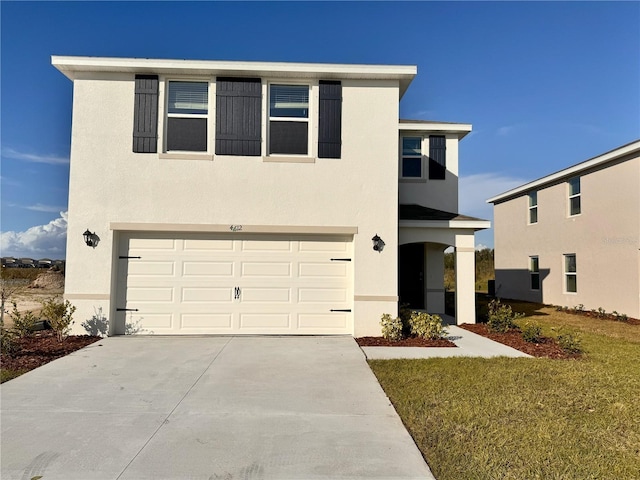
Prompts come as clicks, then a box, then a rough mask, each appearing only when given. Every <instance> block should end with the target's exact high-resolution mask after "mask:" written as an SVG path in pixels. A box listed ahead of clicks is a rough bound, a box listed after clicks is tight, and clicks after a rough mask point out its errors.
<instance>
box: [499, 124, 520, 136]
mask: <svg viewBox="0 0 640 480" xmlns="http://www.w3.org/2000/svg"><path fill="white" fill-rule="evenodd" d="M515 129H516V127H515V125H509V126H506V127H500V128H499V129H498V131H497V133H498V135H500V136H501V137H505V136H507V135H509V134H510V133H512V132H513V131H514V130H515Z"/></svg>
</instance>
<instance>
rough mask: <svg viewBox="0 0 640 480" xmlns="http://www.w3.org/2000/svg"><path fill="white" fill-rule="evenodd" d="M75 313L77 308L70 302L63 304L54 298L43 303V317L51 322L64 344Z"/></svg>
mask: <svg viewBox="0 0 640 480" xmlns="http://www.w3.org/2000/svg"><path fill="white" fill-rule="evenodd" d="M75 311H76V307H75V306H73V305H72V304H71V302H69V300H65V301H64V302H61V301H60V300H57V299H55V298H53V297H52V298H49V299H47V300H45V301H44V302H42V316H43V317H45V318H46V319H48V320H49V323H50V324H51V328H52V329H53V330H54V331H55V332H56V334H57V336H58V341H59V342H62V341H63V340H64V339H65V337H66V336H67V335H68V334H69V330H71V325H72V324H73V313H74V312H75Z"/></svg>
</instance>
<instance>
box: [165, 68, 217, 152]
mask: <svg viewBox="0 0 640 480" xmlns="http://www.w3.org/2000/svg"><path fill="white" fill-rule="evenodd" d="M168 90H169V93H168V101H167V151H168V152H170V151H185V152H206V151H207V119H208V116H209V84H208V82H185V81H170V82H169V88H168Z"/></svg>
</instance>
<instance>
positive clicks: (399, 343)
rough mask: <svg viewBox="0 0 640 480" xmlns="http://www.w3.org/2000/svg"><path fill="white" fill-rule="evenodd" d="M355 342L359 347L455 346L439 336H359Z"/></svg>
mask: <svg viewBox="0 0 640 480" xmlns="http://www.w3.org/2000/svg"><path fill="white" fill-rule="evenodd" d="M356 342H358V345H360V346H361V347H455V348H457V346H456V344H455V343H453V342H450V341H449V340H446V339H444V338H441V339H439V340H428V339H426V338H418V337H408V338H403V339H402V340H387V339H386V338H382V337H360V338H356Z"/></svg>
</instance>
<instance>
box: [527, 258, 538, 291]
mask: <svg viewBox="0 0 640 480" xmlns="http://www.w3.org/2000/svg"><path fill="white" fill-rule="evenodd" d="M529 279H530V282H529V286H530V288H531V290H540V263H539V260H538V257H537V256H533V257H529Z"/></svg>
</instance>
